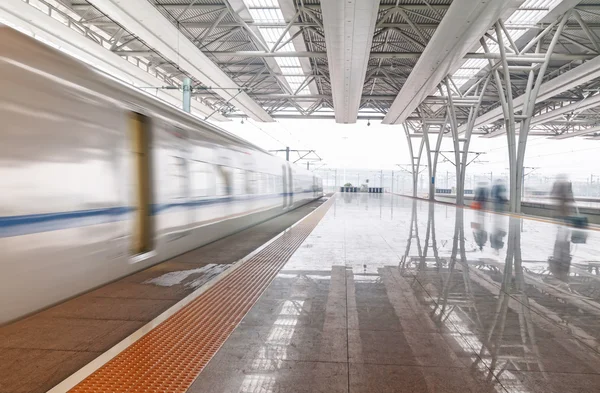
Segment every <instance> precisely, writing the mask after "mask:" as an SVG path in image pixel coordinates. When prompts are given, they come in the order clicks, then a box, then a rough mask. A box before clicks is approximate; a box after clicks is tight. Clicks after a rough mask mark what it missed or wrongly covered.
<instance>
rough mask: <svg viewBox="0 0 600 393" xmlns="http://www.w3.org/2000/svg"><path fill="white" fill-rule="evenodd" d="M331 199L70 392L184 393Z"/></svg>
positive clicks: (300, 242)
mask: <svg viewBox="0 0 600 393" xmlns="http://www.w3.org/2000/svg"><path fill="white" fill-rule="evenodd" d="M332 201H333V198H331V199H330V200H329V201H327V202H325V203H324V204H323V205H321V206H320V207H319V208H318V209H317V210H316V211H315V212H313V213H312V214H311V215H310V216H308V217H306V218H305V219H304V220H303V221H301V222H300V223H298V225H296V226H295V227H292V228H291V229H290V230H289V231H288V232H286V233H284V234H283V235H282V236H280V237H279V238H277V239H276V240H275V241H273V242H272V243H271V244H270V245H268V246H267V247H265V248H264V249H263V250H261V251H259V252H258V253H257V254H256V255H254V256H253V257H251V258H250V259H248V260H247V261H245V262H243V264H242V265H241V266H240V267H239V268H237V269H236V270H235V271H233V272H232V273H231V274H229V275H228V276H227V277H225V278H223V279H222V280H221V281H219V282H218V283H216V284H215V285H214V286H213V287H211V288H210V289H208V290H207V291H206V292H204V293H203V294H201V295H200V296H199V297H198V298H196V299H195V300H193V301H192V302H191V303H190V304H189V305H187V306H186V307H184V308H183V309H181V310H179V311H178V312H177V313H175V314H174V315H173V316H171V317H170V318H169V319H167V320H166V321H164V322H163V323H161V324H160V325H158V326H157V327H156V328H155V329H153V330H152V331H150V332H149V333H148V334H146V335H145V336H143V337H142V338H140V339H139V340H138V341H136V342H135V343H134V344H132V345H131V346H130V347H128V348H127V349H125V350H124V351H123V352H121V353H120V354H119V355H117V356H116V357H115V358H113V359H112V360H111V361H109V362H108V363H106V364H105V365H104V366H102V367H101V368H100V369H98V370H97V371H96V372H95V373H93V374H91V375H90V376H89V377H87V378H86V379H84V380H83V381H82V382H81V383H79V384H78V385H77V386H75V387H74V388H73V389H71V390H70V392H77V393H83V392H86V393H91V392H94V393H97V392H110V393H121V392H123V393H124V392H129V393H134V392H135V393H144V392H157V393H158V392H160V393H184V392H186V391H187V389H188V388H189V387H190V385H191V384H192V382H194V380H195V379H196V377H197V376H198V374H200V372H201V371H202V370H203V369H204V367H205V366H206V365H207V364H208V362H209V361H210V359H211V358H212V357H213V355H214V354H215V353H216V352H217V351H218V350H219V348H220V347H221V345H223V343H224V342H225V340H226V339H227V337H229V335H230V334H231V332H232V331H233V329H235V327H236V326H237V325H238V323H239V322H240V321H241V320H242V318H243V317H244V315H245V314H246V313H247V312H248V311H249V310H250V308H251V307H252V306H253V305H254V303H256V301H257V300H258V298H259V297H260V295H261V294H262V293H263V291H264V290H265V289H266V288H267V286H268V285H269V284H270V283H271V281H272V280H273V278H275V276H276V275H277V273H278V272H279V270H280V269H281V268H282V267H283V265H284V264H285V263H286V262H287V261H288V260H289V258H290V257H291V256H292V254H293V253H294V252H295V251H296V249H298V247H299V246H300V245H301V244H302V242H303V241H304V240H305V239H306V238H307V237H308V235H309V234H310V233H311V232H312V230H313V229H314V228H315V227H316V225H317V224H318V223H319V221H320V220H321V218H322V217H323V216H324V215H325V213H326V212H327V210H328V208H329V206H330V205H331V203H332Z"/></svg>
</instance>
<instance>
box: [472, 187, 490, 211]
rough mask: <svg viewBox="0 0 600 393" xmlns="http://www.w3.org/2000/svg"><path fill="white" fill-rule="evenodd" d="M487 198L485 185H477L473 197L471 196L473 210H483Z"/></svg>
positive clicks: (487, 192) (487, 193)
mask: <svg viewBox="0 0 600 393" xmlns="http://www.w3.org/2000/svg"><path fill="white" fill-rule="evenodd" d="M488 197H489V191H488V187H487V184H486V183H483V182H481V183H479V184H478V185H477V188H476V189H475V195H474V196H473V200H474V202H473V208H474V209H477V210H482V209H485V204H486V203H487V200H488Z"/></svg>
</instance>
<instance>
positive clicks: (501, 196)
mask: <svg viewBox="0 0 600 393" xmlns="http://www.w3.org/2000/svg"><path fill="white" fill-rule="evenodd" d="M490 196H491V198H492V201H493V203H494V210H495V211H502V210H503V209H504V204H505V203H506V201H507V200H508V198H506V186H505V185H504V182H503V181H502V180H496V183H495V184H494V185H493V186H492V191H491V193H490Z"/></svg>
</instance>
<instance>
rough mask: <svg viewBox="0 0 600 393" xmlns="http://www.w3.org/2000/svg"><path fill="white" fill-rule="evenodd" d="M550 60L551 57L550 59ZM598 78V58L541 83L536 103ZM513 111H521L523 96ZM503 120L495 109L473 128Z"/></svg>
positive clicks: (599, 57) (499, 111) (500, 112)
mask: <svg viewBox="0 0 600 393" xmlns="http://www.w3.org/2000/svg"><path fill="white" fill-rule="evenodd" d="M550 59H552V57H550ZM596 78H600V56H596V57H594V58H593V59H592V60H589V61H587V62H585V63H583V64H582V65H580V66H578V67H576V68H574V69H572V70H570V71H567V72H565V73H564V74H562V75H559V76H557V77H556V78H554V79H551V80H549V81H548V82H546V83H543V84H542V85H541V87H540V90H539V93H538V95H537V99H536V101H535V102H536V103H538V102H542V101H545V100H547V99H549V98H552V97H554V96H556V95H559V94H561V93H564V92H566V91H568V90H571V89H573V88H575V87H577V86H580V85H583V84H585V83H588V82H589V81H591V80H593V79H596ZM513 101H514V110H515V111H519V110H522V109H523V104H524V102H525V95H521V96H519V97H516V98H515V99H514V100H513ZM502 118H503V112H502V108H501V107H499V108H495V109H492V110H491V111H488V112H487V113H485V114H483V115H481V116H479V117H478V118H477V119H476V120H475V124H474V126H475V127H481V126H484V125H487V124H492V123H494V122H496V121H498V120H500V119H502ZM465 130H466V127H465V126H461V127H460V128H459V132H461V133H462V132H465Z"/></svg>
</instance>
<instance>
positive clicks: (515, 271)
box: [480, 217, 547, 377]
mask: <svg viewBox="0 0 600 393" xmlns="http://www.w3.org/2000/svg"><path fill="white" fill-rule="evenodd" d="M520 221H521V220H520V219H519V218H514V217H511V218H510V222H509V227H508V243H507V252H506V260H505V264H504V272H503V278H502V284H501V286H500V292H499V294H498V303H497V306H496V313H495V316H494V321H493V322H492V325H491V327H490V330H489V332H488V334H487V337H486V338H485V340H484V343H483V346H482V348H481V351H480V357H483V356H486V350H487V351H489V354H490V355H491V357H492V359H491V362H490V363H489V369H490V372H491V373H492V374H493V373H497V374H498V375H499V374H500V373H502V371H503V370H504V368H505V366H506V364H507V363H509V362H510V363H513V364H516V365H518V364H524V368H525V369H527V370H532V371H541V372H542V375H544V377H546V376H547V375H546V373H545V369H544V366H543V364H542V363H541V358H540V355H539V349H538V347H537V344H536V340H535V330H534V325H533V321H532V316H531V309H530V306H529V298H528V296H527V293H526V288H525V280H524V275H523V265H522V258H521V226H520ZM515 300H516V302H515ZM511 301H512V302H511ZM509 303H512V304H513V306H512V307H510V308H511V309H512V311H514V312H516V314H517V316H518V322H519V332H520V338H519V339H518V340H516V341H517V342H511V343H504V341H505V339H506V337H504V329H505V327H506V319H507V314H508V310H509ZM518 347H520V351H519V352H518V351H516V349H517V348H518ZM505 352H506V354H504V353H505ZM519 354H521V356H519ZM532 365H536V366H537V369H536V368H532V367H531V366H532ZM496 376H497V375H496Z"/></svg>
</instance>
